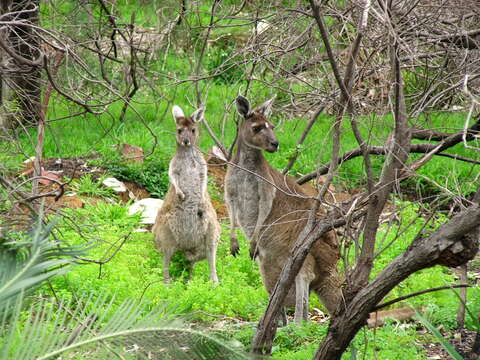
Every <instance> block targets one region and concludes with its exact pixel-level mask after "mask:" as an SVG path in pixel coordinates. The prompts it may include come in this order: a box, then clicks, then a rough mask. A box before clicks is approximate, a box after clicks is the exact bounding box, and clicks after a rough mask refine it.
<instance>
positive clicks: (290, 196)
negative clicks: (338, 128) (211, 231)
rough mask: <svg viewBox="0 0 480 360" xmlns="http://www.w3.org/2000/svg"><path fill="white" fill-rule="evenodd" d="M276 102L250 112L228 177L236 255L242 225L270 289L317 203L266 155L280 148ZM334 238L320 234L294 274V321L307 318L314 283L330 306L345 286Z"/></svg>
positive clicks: (288, 301) (240, 103) (240, 101)
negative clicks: (272, 119)
mask: <svg viewBox="0 0 480 360" xmlns="http://www.w3.org/2000/svg"><path fill="white" fill-rule="evenodd" d="M272 101H273V99H271V100H269V101H267V102H265V103H264V104H262V105H260V106H259V107H258V108H256V109H255V110H253V111H251V113H250V114H249V116H248V117H247V118H246V119H245V121H244V123H243V124H241V126H240V129H239V134H238V140H237V150H236V153H235V156H234V158H233V160H232V163H233V164H232V165H229V166H228V169H227V175H226V178H225V200H226V203H227V207H228V210H229V216H230V224H231V230H230V237H231V248H230V250H231V252H232V254H233V255H235V254H236V253H238V251H239V247H238V241H237V239H236V228H237V227H240V228H241V229H242V230H243V231H244V233H245V234H246V236H247V237H248V239H249V240H250V254H251V256H252V258H255V257H256V258H257V259H258V262H259V265H260V272H261V274H262V279H263V282H264V284H265V287H266V288H267V290H268V291H269V292H271V291H272V290H273V288H274V286H275V283H276V281H277V279H278V276H279V274H280V272H281V270H282V268H283V266H284V264H285V262H286V261H287V259H288V256H289V253H290V251H291V249H292V247H293V245H294V243H295V241H296V238H297V237H298V234H299V233H300V231H301V229H303V227H304V226H305V222H306V217H307V216H308V212H309V209H310V207H311V204H312V203H311V201H310V200H307V198H306V197H305V198H302V196H305V192H304V190H303V189H302V188H301V187H300V186H299V185H298V184H296V183H295V181H294V179H292V178H289V177H285V176H284V175H283V174H281V173H280V172H278V171H277V170H275V169H273V168H272V167H271V166H270V165H269V164H268V162H267V160H266V159H265V157H264V156H263V154H262V150H266V151H269V152H274V151H276V150H277V149H278V141H277V140H276V137H275V135H274V133H273V131H272V129H273V126H272V125H271V124H270V123H269V122H268V121H267V120H266V118H265V114H268V113H269V111H270V109H271V105H272ZM246 103H248V100H246V99H245V98H243V97H242V98H240V97H239V98H237V108H238V110H239V113H240V114H241V115H243V113H244V112H245V106H244V105H245V104H246ZM249 111H250V110H249ZM272 184H275V186H273V185H272ZM277 188H280V189H281V190H278V189H277ZM298 195H300V196H298ZM335 242H336V238H335V236H334V234H333V233H332V234H329V235H328V236H325V238H324V239H319V240H318V241H317V242H316V244H315V246H314V247H313V248H312V251H311V253H309V254H308V255H307V258H306V260H305V262H304V265H303V266H302V268H301V269H300V272H299V274H298V275H297V277H296V279H295V288H292V289H291V290H290V292H289V294H288V296H287V299H286V305H287V306H290V305H293V304H294V305H295V321H301V320H303V319H306V318H307V315H308V296H309V290H310V285H311V284H313V286H314V288H312V290H315V291H316V292H317V294H318V295H319V297H320V298H321V300H322V301H323V302H324V304H325V305H326V306H327V308H328V310H329V311H333V310H334V309H335V307H336V306H337V305H338V302H339V301H340V298H339V296H340V288H339V278H338V276H337V272H336V263H337V261H338V257H337V253H336V249H335V246H336V244H335Z"/></svg>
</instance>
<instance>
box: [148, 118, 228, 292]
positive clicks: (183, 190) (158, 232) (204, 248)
mask: <svg viewBox="0 0 480 360" xmlns="http://www.w3.org/2000/svg"><path fill="white" fill-rule="evenodd" d="M174 117H175V115H174ZM193 117H195V118H196V121H199V120H200V119H201V118H203V109H199V110H197V111H196V112H195V113H193V114H192V117H190V118H183V117H181V118H176V119H175V120H176V123H177V151H176V153H175V155H174V157H173V159H172V160H171V162H170V166H169V169H168V175H169V178H170V187H169V189H168V192H167V195H166V196H165V202H164V204H163V206H162V208H161V209H160V210H159V211H158V214H157V218H156V221H155V225H154V226H153V229H152V231H153V233H154V234H155V243H156V246H157V248H158V250H159V251H160V252H162V253H163V254H164V268H163V275H164V281H166V282H168V281H170V272H169V266H170V259H171V257H172V255H173V254H174V253H175V252H177V251H182V252H183V253H184V254H185V256H186V258H187V260H189V261H190V262H192V263H194V262H197V261H199V260H203V259H205V258H206V259H207V260H208V262H209V267H210V279H211V280H212V281H213V282H214V283H218V277H217V273H216V265H215V262H216V252H217V244H218V239H219V237H220V225H219V223H218V221H217V215H216V213H215V210H214V208H213V206H212V203H211V201H210V197H209V195H208V192H207V163H206V161H205V159H204V158H203V156H202V154H201V152H200V151H199V150H198V148H197V147H196V143H197V139H198V131H197V130H196V125H195V123H196V121H195V122H194V121H193ZM192 129H195V131H193V132H192ZM178 130H182V131H181V132H178ZM187 135H188V136H187Z"/></svg>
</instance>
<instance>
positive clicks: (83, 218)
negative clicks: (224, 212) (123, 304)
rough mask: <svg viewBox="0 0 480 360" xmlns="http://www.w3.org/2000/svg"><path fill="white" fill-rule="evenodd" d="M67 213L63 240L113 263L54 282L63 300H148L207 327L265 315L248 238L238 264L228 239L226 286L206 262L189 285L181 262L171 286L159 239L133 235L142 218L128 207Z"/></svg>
mask: <svg viewBox="0 0 480 360" xmlns="http://www.w3.org/2000/svg"><path fill="white" fill-rule="evenodd" d="M65 212H66V214H65V215H66V217H65V221H64V223H63V226H61V227H60V228H59V231H60V232H61V234H62V236H63V237H64V238H65V239H68V242H69V243H70V244H72V245H76V244H84V243H85V242H87V243H88V244H90V245H91V246H92V248H91V250H90V251H89V253H88V259H90V260H95V261H96V262H99V261H100V262H101V261H105V260H107V259H108V261H106V262H105V263H104V264H102V265H99V264H98V263H86V264H83V265H80V266H77V267H76V268H75V269H74V270H72V271H71V272H69V273H68V274H67V275H65V276H63V277H58V278H55V279H54V280H52V285H53V288H54V289H55V291H56V292H58V293H59V294H62V295H65V294H71V295H72V296H73V294H76V293H83V292H95V293H105V292H106V293H109V294H111V296H115V297H116V299H118V301H119V302H120V301H122V300H124V299H125V298H137V299H138V298H143V299H144V300H145V301H147V302H148V303H151V304H162V303H168V305H169V306H171V307H172V308H174V309H175V312H178V313H182V314H187V313H193V314H194V319H197V320H203V321H207V320H212V316H215V315H217V316H221V315H226V316H230V317H236V318H240V319H252V318H258V317H259V316H260V315H261V312H262V310H263V308H264V307H265V304H266V301H267V294H266V292H265V291H264V290H263V287H262V285H261V280H260V277H259V274H258V269H257V266H256V265H254V264H253V263H252V262H251V260H250V259H249V256H248V251H247V250H246V249H247V248H248V247H247V245H246V244H245V240H244V238H243V237H241V238H240V241H241V246H242V248H243V249H242V251H241V253H240V255H239V256H238V257H237V258H234V257H232V256H231V255H230V253H229V244H228V243H227V241H226V238H227V237H226V236H225V234H224V235H223V236H222V240H221V242H220V246H219V249H218V253H217V258H218V261H217V272H218V276H219V279H220V285H218V286H215V285H214V284H212V283H211V282H210V280H209V271H208V264H207V262H206V261H202V262H199V263H197V264H195V266H194V267H193V272H192V274H191V278H190V279H187V274H186V271H182V267H183V265H182V264H181V260H179V259H177V262H176V263H175V264H173V265H172V270H173V271H172V275H174V276H175V275H177V278H176V279H175V281H173V282H172V283H170V284H165V283H163V282H162V281H161V280H162V278H163V276H162V255H161V254H159V253H158V252H157V251H156V249H155V246H154V243H153V235H152V234H151V233H138V232H133V230H134V229H136V228H137V227H138V226H139V222H138V221H139V217H138V216H128V214H127V212H126V207H124V206H121V205H116V204H109V203H97V204H95V205H89V204H87V205H86V207H85V208H83V209H70V210H68V209H67V210H65ZM67 219H68V220H67ZM70 221H75V223H76V224H77V225H78V229H80V230H81V231H77V230H78V229H76V228H72V226H71V224H70V223H69V222H70ZM79 224H85V225H79ZM224 230H226V229H225V227H224ZM224 233H225V231H224ZM110 258H111V259H110ZM179 262H180V263H179ZM175 266H177V269H176V270H175ZM45 290H46V289H45Z"/></svg>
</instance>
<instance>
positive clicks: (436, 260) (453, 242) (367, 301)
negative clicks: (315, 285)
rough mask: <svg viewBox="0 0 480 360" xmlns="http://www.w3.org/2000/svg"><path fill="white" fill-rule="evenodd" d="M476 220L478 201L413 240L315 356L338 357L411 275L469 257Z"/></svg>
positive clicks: (338, 321)
mask: <svg viewBox="0 0 480 360" xmlns="http://www.w3.org/2000/svg"><path fill="white" fill-rule="evenodd" d="M479 191H480V189H479ZM479 223H480V207H479V205H478V203H477V204H474V205H472V206H471V207H470V208H468V209H467V210H466V211H463V212H462V213H460V214H458V215H456V216H455V217H454V218H453V219H452V220H450V221H449V222H448V223H446V224H445V225H443V226H442V227H440V229H438V230H437V231H436V232H434V233H433V234H432V235H431V236H429V237H426V238H420V239H417V240H415V241H413V243H412V244H411V245H410V247H409V248H408V249H407V250H406V251H405V252H404V253H403V254H401V255H399V256H398V257H397V258H396V259H395V260H394V261H392V262H391V263H390V264H389V265H388V266H387V267H386V268H385V269H384V270H383V271H382V272H381V273H380V274H379V276H378V277H377V278H376V279H375V280H373V281H372V282H370V283H369V284H368V285H367V286H365V287H364V288H362V289H361V290H360V291H359V292H358V293H357V294H356V295H355V296H354V297H353V298H352V300H351V301H349V303H348V304H347V305H346V307H345V309H344V310H343V311H341V312H340V313H338V314H337V316H336V317H334V318H333V320H332V323H331V326H330V328H329V331H328V334H327V336H326V337H325V339H324V340H323V341H322V343H321V344H320V347H319V349H318V351H317V353H316V354H315V359H321V360H334V359H339V358H340V357H341V355H342V354H343V352H344V351H345V350H346V349H347V346H348V345H349V344H350V341H351V340H352V339H353V338H354V336H355V335H356V333H357V332H358V331H359V330H360V329H361V328H362V327H363V326H364V325H365V324H366V321H367V318H368V316H369V313H370V312H371V311H373V310H374V308H375V305H377V304H378V303H379V302H380V301H381V300H382V299H383V297H384V296H385V295H387V294H388V293H389V292H390V290H392V289H393V288H394V287H395V286H397V285H398V284H399V283H401V282H402V281H403V280H405V279H406V278H407V277H408V276H410V275H411V274H413V273H415V272H417V271H419V270H421V269H425V268H428V267H432V266H434V265H446V266H459V265H462V264H464V263H466V262H467V261H469V260H471V259H472V258H473V257H474V256H475V254H476V253H477V251H478V245H479V244H478V243H479V230H478V224H479Z"/></svg>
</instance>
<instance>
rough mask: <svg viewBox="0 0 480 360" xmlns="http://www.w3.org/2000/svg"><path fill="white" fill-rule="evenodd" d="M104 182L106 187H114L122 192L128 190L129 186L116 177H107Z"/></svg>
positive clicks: (118, 191) (116, 190)
mask: <svg viewBox="0 0 480 360" xmlns="http://www.w3.org/2000/svg"><path fill="white" fill-rule="evenodd" d="M102 184H103V185H105V186H106V187H109V188H111V189H113V191H115V192H117V193H122V192H126V191H127V187H126V186H125V184H124V183H123V182H121V181H120V180H117V179H115V178H114V177H109V178H106V179H105V180H103V181H102Z"/></svg>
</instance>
